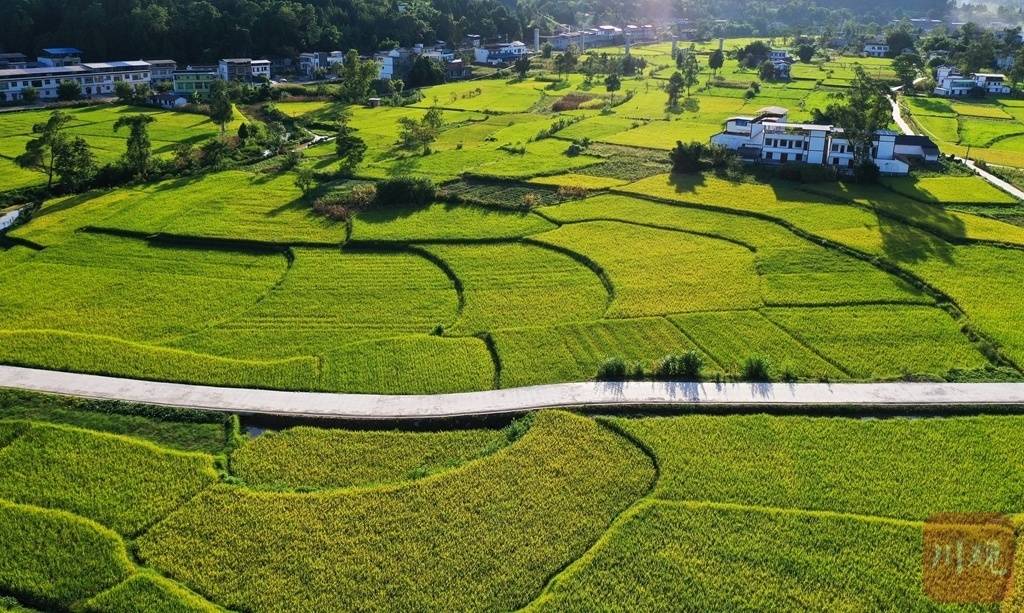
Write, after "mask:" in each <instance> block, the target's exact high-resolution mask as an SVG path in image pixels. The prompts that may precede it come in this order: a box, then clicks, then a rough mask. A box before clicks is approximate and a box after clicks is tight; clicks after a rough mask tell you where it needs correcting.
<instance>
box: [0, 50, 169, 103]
mask: <svg viewBox="0 0 1024 613" xmlns="http://www.w3.org/2000/svg"><path fill="white" fill-rule="evenodd" d="M150 79H151V72H150V65H149V63H148V62H143V61H140V60H135V61H121V62H88V63H76V64H71V65H66V66H49V65H44V66H38V67H35V68H14V69H4V70H0V100H2V101H4V102H17V101H19V100H21V99H22V96H23V92H24V91H25V89H27V88H32V89H34V90H35V92H36V95H37V96H38V98H39V100H42V101H52V100H56V99H57V90H58V88H59V87H60V84H61V83H62V82H64V81H75V82H77V83H78V84H79V85H80V86H81V88H82V96H83V97H85V98H91V97H94V96H112V95H114V85H115V84H116V83H119V82H122V81H123V82H126V83H129V84H131V85H138V84H142V83H145V84H147V85H148V84H149V83H150Z"/></svg>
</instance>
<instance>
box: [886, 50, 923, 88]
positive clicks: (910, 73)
mask: <svg viewBox="0 0 1024 613" xmlns="http://www.w3.org/2000/svg"><path fill="white" fill-rule="evenodd" d="M921 68H922V62H921V56H919V55H917V54H916V53H901V54H899V55H898V56H896V59H894V60H893V61H892V69H893V72H895V73H896V76H897V77H899V80H900V83H902V84H903V89H904V91H910V89H911V88H912V87H913V86H914V80H915V79H917V74H918V71H919V70H921Z"/></svg>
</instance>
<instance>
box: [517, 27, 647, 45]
mask: <svg viewBox="0 0 1024 613" xmlns="http://www.w3.org/2000/svg"><path fill="white" fill-rule="evenodd" d="M534 36H535V37H539V32H535V33H534ZM543 38H545V39H546V42H548V43H550V44H551V47H552V48H553V49H556V50H558V51H565V50H566V49H568V48H569V47H576V48H577V49H580V50H586V49H589V48H591V47H607V46H609V45H627V46H628V45H629V44H631V43H643V42H651V41H655V40H657V39H658V31H657V28H655V27H654V26H653V25H651V24H646V25H633V24H628V25H626V26H625V27H624V28H620V27H617V26H613V25H602V26H597V27H594V28H588V29H585V30H573V29H572V28H571V27H569V26H565V25H561V26H559V27H558V29H557V30H556V31H555V34H553V35H552V36H547V37H543ZM535 46H536V47H538V48H539V47H540V41H539V40H537V41H536V45H535Z"/></svg>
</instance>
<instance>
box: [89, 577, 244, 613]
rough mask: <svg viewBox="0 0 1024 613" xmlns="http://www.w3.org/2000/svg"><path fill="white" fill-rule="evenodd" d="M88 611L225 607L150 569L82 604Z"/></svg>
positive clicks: (162, 612) (205, 612)
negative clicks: (151, 571)
mask: <svg viewBox="0 0 1024 613" xmlns="http://www.w3.org/2000/svg"><path fill="white" fill-rule="evenodd" d="M82 610H83V611H86V612H87V613H135V612H137V611H146V612H147V613H217V612H218V611H223V610H224V609H222V608H220V607H218V606H216V605H213V604H211V603H210V602H208V601H206V600H204V599H203V597H202V596H199V595H198V594H195V593H193V592H190V591H189V590H187V589H185V588H184V587H182V586H181V585H178V584H177V583H175V582H173V581H170V580H169V579H165V578H163V577H161V576H160V575H157V574H155V573H149V572H141V573H135V574H134V575H132V576H131V577H128V578H127V579H125V580H124V581H122V582H121V583H118V584H117V585H115V586H114V587H112V588H110V589H109V590H107V591H105V592H102V593H100V594H97V595H96V596H94V597H93V598H90V599H89V600H87V601H86V602H85V603H84V604H83V605H82Z"/></svg>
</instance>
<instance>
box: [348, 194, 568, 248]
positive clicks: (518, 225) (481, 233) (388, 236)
mask: <svg viewBox="0 0 1024 613" xmlns="http://www.w3.org/2000/svg"><path fill="white" fill-rule="evenodd" d="M554 227H555V226H554V224H552V223H550V222H548V221H546V220H544V219H543V218H541V217H540V216H538V215H536V214H534V213H525V212H519V211H511V210H507V211H506V210H501V209H495V208H489V207H483V206H470V205H455V204H444V203H435V204H431V205H430V206H428V207H426V208H411V207H410V208H386V209H385V208H378V209H373V210H369V211H365V212H363V213H359V214H358V215H356V216H355V217H354V218H353V220H352V240H355V241H431V240H459V239H485V238H519V237H521V236H526V235H528V234H535V233H537V232H543V231H545V230H551V229H554Z"/></svg>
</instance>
